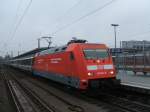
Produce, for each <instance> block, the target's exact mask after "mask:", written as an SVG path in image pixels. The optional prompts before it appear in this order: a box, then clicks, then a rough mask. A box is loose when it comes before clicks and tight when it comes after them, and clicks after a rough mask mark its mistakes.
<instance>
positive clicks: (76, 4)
mask: <svg viewBox="0 0 150 112" xmlns="http://www.w3.org/2000/svg"><path fill="white" fill-rule="evenodd" d="M82 1H83V0H79V1H78V2H77V3H75V4H74V5H73V6H72V7H71V8H69V9H68V10H67V11H66V12H65V13H64V14H63V15H62V16H60V17H59V18H57V20H60V19H62V18H63V17H64V16H66V15H67V14H68V13H69V12H70V11H71V10H73V9H74V8H75V7H77V6H78V5H79V4H80V3H81V2H82Z"/></svg>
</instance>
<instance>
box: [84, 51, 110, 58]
mask: <svg viewBox="0 0 150 112" xmlns="http://www.w3.org/2000/svg"><path fill="white" fill-rule="evenodd" d="M83 51H84V55H85V58H86V59H103V58H107V57H108V51H107V50H106V49H85V50H83Z"/></svg>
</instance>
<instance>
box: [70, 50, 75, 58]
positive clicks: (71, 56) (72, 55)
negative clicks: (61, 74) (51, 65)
mask: <svg viewBox="0 0 150 112" xmlns="http://www.w3.org/2000/svg"><path fill="white" fill-rule="evenodd" d="M74 59H75V58H74V54H73V52H70V60H74Z"/></svg>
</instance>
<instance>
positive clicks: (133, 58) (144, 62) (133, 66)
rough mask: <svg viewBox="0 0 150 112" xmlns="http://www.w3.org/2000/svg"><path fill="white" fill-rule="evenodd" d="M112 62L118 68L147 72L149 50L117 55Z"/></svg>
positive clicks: (149, 68) (149, 70)
mask: <svg viewBox="0 0 150 112" xmlns="http://www.w3.org/2000/svg"><path fill="white" fill-rule="evenodd" d="M114 63H115V65H116V67H117V68H118V69H121V70H126V71H133V72H134V73H135V74H136V73H137V72H142V73H143V74H147V73H149V72H150V52H144V53H143V52H141V53H136V54H135V53H134V54H133V53H130V54H122V55H118V56H116V57H115V58H114Z"/></svg>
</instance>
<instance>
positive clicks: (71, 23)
mask: <svg viewBox="0 0 150 112" xmlns="http://www.w3.org/2000/svg"><path fill="white" fill-rule="evenodd" d="M115 1H116V0H111V1H110V2H108V3H106V4H104V5H103V6H101V7H98V8H97V9H95V10H93V11H91V12H89V13H87V14H85V15H83V16H81V17H79V18H77V19H75V20H74V21H72V22H70V23H68V24H66V25H65V26H62V27H60V28H58V29H57V30H56V31H54V32H52V33H51V35H54V34H56V33H58V32H60V31H62V30H64V29H66V28H68V27H70V26H72V25H73V24H75V23H77V22H79V21H81V20H82V19H84V18H86V17H88V16H91V15H93V14H95V13H96V12H98V11H100V10H102V9H104V8H105V7H107V6H108V5H110V4H112V3H113V2H115Z"/></svg>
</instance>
